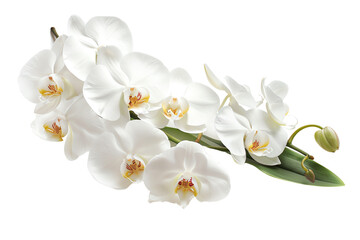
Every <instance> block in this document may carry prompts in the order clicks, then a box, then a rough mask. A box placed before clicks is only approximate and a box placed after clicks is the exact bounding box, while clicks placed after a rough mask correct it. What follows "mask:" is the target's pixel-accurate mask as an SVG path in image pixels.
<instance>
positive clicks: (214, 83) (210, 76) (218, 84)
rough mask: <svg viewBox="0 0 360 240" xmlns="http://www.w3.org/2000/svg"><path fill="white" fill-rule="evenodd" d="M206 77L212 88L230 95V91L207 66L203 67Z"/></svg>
mask: <svg viewBox="0 0 360 240" xmlns="http://www.w3.org/2000/svg"><path fill="white" fill-rule="evenodd" d="M204 68H205V73H206V77H207V79H208V80H209V82H210V83H211V85H212V86H213V87H214V88H217V89H219V90H223V91H225V92H226V93H227V94H231V91H230V90H229V88H228V87H226V86H225V84H224V83H223V82H222V81H220V79H219V78H218V77H217V76H216V75H215V74H214V73H213V72H212V71H211V69H210V68H209V66H208V65H206V64H205V65H204Z"/></svg>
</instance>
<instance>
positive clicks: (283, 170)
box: [246, 148, 345, 187]
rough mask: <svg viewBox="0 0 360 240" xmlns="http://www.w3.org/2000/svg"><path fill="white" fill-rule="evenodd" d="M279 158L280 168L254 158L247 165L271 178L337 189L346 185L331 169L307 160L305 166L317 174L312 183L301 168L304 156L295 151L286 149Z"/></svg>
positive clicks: (248, 159)
mask: <svg viewBox="0 0 360 240" xmlns="http://www.w3.org/2000/svg"><path fill="white" fill-rule="evenodd" d="M279 158H280V161H281V165H278V166H265V165H261V164H259V163H257V162H256V161H254V160H253V159H252V158H247V160H246V163H249V164H251V165H253V166H254V167H256V168H257V169H259V170H260V171H262V172H263V173H265V174H267V175H269V176H272V177H275V178H279V179H283V180H287V181H291V182H296V183H301V184H306V185H313V186H323V187H337V186H344V185H345V184H344V182H343V181H342V180H341V179H340V178H339V177H338V176H336V175H335V174H334V173H333V172H331V171H330V170H329V169H327V168H325V167H323V166H322V165H320V164H318V163H317V162H315V161H313V160H307V161H305V166H306V167H307V168H308V169H311V170H312V171H313V172H314V173H315V182H314V183H312V182H310V181H309V180H308V179H306V178H305V176H304V173H305V172H304V170H303V169H302V168H301V161H302V159H303V158H304V156H303V155H301V154H299V153H297V152H295V151H293V150H290V149H288V148H286V149H285V150H284V152H283V153H282V154H281V155H280V156H279Z"/></svg>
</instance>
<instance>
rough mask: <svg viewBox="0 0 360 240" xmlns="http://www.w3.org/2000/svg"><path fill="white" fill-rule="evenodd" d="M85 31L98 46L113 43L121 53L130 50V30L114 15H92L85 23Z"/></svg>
mask: <svg viewBox="0 0 360 240" xmlns="http://www.w3.org/2000/svg"><path fill="white" fill-rule="evenodd" d="M85 32H86V34H87V36H89V37H91V38H92V39H94V40H95V41H96V42H97V44H98V46H109V45H113V46H116V47H118V48H119V49H120V51H121V52H122V53H123V54H127V53H129V52H131V50H132V37H131V33H130V30H129V28H128V26H127V25H126V23H124V22H123V21H121V20H120V19H118V18H116V17H94V18H92V19H90V20H89V21H88V22H87V24H86V25H85Z"/></svg>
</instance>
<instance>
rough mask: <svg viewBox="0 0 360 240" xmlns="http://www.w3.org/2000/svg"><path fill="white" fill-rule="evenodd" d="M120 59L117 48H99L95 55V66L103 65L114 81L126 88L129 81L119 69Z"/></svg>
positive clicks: (120, 55)
mask: <svg viewBox="0 0 360 240" xmlns="http://www.w3.org/2000/svg"><path fill="white" fill-rule="evenodd" d="M121 57H122V54H121V52H120V50H119V49H118V48H117V47H114V46H107V47H100V48H99V50H98V53H97V64H100V65H105V66H106V67H107V69H108V71H109V72H110V74H111V76H112V77H113V78H114V80H115V81H117V82H118V83H119V84H121V85H123V86H127V85H128V84H129V79H128V77H127V76H126V74H125V73H124V72H123V71H122V70H121V68H120V59H121Z"/></svg>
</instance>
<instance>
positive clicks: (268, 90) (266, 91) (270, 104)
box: [261, 78, 297, 128]
mask: <svg viewBox="0 0 360 240" xmlns="http://www.w3.org/2000/svg"><path fill="white" fill-rule="evenodd" d="M261 92H262V94H263V96H264V98H265V100H266V110H267V112H268V114H269V116H270V117H271V118H272V119H273V120H274V121H275V122H276V123H277V124H279V125H282V126H288V127H290V128H293V127H295V125H296V124H297V120H296V119H293V120H292V122H286V121H284V120H285V117H286V116H287V114H288V112H289V106H288V105H287V104H286V103H284V98H285V97H286V95H287V93H288V86H287V85H286V83H284V82H281V81H272V82H270V83H269V84H268V85H266V84H265V78H264V79H263V80H262V81H261Z"/></svg>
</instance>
